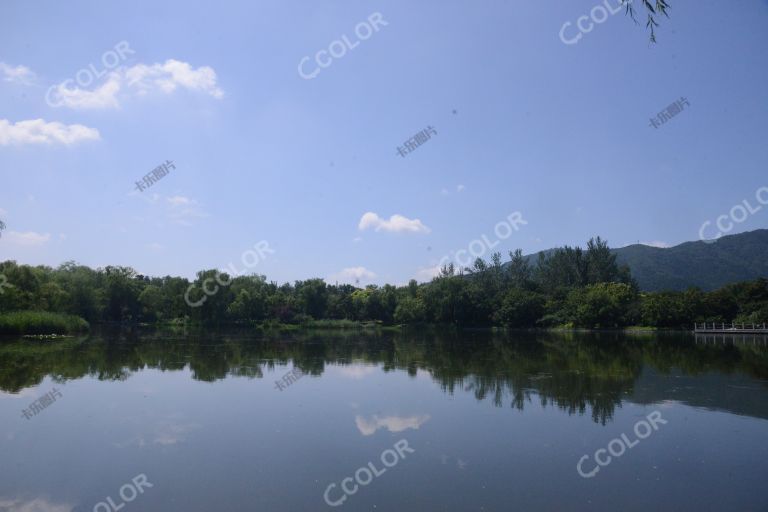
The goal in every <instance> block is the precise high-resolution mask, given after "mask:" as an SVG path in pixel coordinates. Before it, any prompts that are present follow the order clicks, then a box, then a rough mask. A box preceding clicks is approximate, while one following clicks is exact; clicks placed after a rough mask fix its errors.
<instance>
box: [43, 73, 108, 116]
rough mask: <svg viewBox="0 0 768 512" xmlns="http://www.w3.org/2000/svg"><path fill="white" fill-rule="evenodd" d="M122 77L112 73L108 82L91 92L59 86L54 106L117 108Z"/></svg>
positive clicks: (54, 96)
mask: <svg viewBox="0 0 768 512" xmlns="http://www.w3.org/2000/svg"><path fill="white" fill-rule="evenodd" d="M121 81H122V79H121V77H120V75H119V74H118V73H110V74H109V78H107V81H106V82H104V83H103V84H102V85H100V86H99V87H97V88H96V89H93V90H92V91H89V90H87V89H80V88H79V87H73V88H71V89H69V88H67V87H65V86H64V84H59V85H58V86H56V94H55V95H53V98H55V100H53V101H52V105H53V106H57V107H60V106H65V107H69V108H117V107H119V106H120V104H119V103H118V101H117V93H118V92H120V87H121Z"/></svg>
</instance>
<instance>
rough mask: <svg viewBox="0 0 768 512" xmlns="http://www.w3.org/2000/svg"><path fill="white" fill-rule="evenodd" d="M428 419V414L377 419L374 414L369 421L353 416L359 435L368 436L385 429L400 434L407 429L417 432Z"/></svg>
mask: <svg viewBox="0 0 768 512" xmlns="http://www.w3.org/2000/svg"><path fill="white" fill-rule="evenodd" d="M428 419H429V415H428V414H422V415H421V416H418V415H413V416H385V417H383V418H379V417H378V416H377V415H375V414H374V415H373V416H372V417H371V419H366V418H364V417H362V416H355V424H356V425H357V429H358V430H359V431H360V433H361V434H363V435H364V436H370V435H373V434H374V433H375V432H376V431H377V430H379V429H380V428H386V429H387V430H389V431H390V432H402V431H403V430H408V429H413V430H418V429H419V427H421V426H422V425H423V424H424V423H426V422H427V420H428Z"/></svg>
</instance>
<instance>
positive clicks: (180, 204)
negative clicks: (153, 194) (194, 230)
mask: <svg viewBox="0 0 768 512" xmlns="http://www.w3.org/2000/svg"><path fill="white" fill-rule="evenodd" d="M165 201H166V203H167V204H168V217H169V219H170V220H171V221H172V222H175V223H176V224H181V225H182V226H191V225H192V222H191V221H192V220H193V219H202V218H205V217H208V214H207V213H205V212H204V211H203V210H202V208H200V206H199V205H198V203H197V201H195V200H194V199H190V198H189V197H185V196H171V197H166V198H165Z"/></svg>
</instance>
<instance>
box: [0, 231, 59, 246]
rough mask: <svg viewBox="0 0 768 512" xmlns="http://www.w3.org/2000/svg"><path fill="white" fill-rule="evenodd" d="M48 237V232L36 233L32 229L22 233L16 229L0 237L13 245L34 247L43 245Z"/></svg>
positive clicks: (49, 235)
mask: <svg viewBox="0 0 768 512" xmlns="http://www.w3.org/2000/svg"><path fill="white" fill-rule="evenodd" d="M50 239H51V234H50V233H36V232H34V231H27V232H24V233H20V232H18V231H9V232H8V234H7V235H5V236H3V238H2V240H5V241H7V242H9V243H11V244H13V245H19V246H22V247H34V246H38V245H43V244H45V243H46V242H48V241H49V240H50Z"/></svg>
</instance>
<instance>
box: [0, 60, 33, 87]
mask: <svg viewBox="0 0 768 512" xmlns="http://www.w3.org/2000/svg"><path fill="white" fill-rule="evenodd" d="M0 76H2V77H3V81H4V82H15V83H19V84H23V85H31V84H32V83H33V81H34V79H35V74H34V73H33V72H32V70H31V69H29V68H28V67H26V66H9V65H8V64H6V63H5V62H0Z"/></svg>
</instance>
